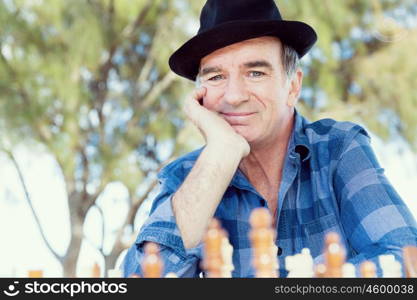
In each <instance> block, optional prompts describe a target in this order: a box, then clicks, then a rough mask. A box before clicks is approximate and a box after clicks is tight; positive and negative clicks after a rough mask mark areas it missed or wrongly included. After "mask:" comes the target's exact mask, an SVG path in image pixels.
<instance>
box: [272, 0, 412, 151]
mask: <svg viewBox="0 0 417 300" xmlns="http://www.w3.org/2000/svg"><path fill="white" fill-rule="evenodd" d="M277 3H278V4H279V6H280V9H281V12H282V14H283V16H284V18H285V19H293V20H300V21H304V22H306V23H308V24H311V25H312V26H313V27H314V28H315V30H316V31H317V33H318V42H317V44H316V46H315V47H314V48H313V49H312V51H311V53H310V54H309V55H308V56H307V58H305V59H303V60H302V61H304V62H303V67H304V70H305V76H306V77H305V79H304V89H306V90H308V93H303V94H302V98H301V101H300V102H301V108H300V109H301V110H302V111H303V112H305V113H306V114H307V115H308V116H309V117H310V118H311V119H318V118H321V117H334V118H337V119H344V120H353V121H357V122H361V123H364V124H366V125H367V126H368V127H369V128H370V129H371V130H372V131H374V132H375V133H376V134H377V135H379V136H381V137H383V138H387V139H388V138H390V137H395V136H397V135H401V136H403V137H404V138H405V139H406V140H407V141H408V142H409V143H410V144H411V145H412V146H413V147H414V149H417V118H416V117H415V115H416V114H417V106H416V96H415V95H416V93H415V91H414V87H415V86H416V83H417V82H416V76H415V75H416V72H417V65H416V63H415V60H414V59H413V55H414V54H413V53H414V49H415V46H416V42H417V29H416V24H415V19H416V16H417V4H416V3H415V1H410V0H403V1H384V0H372V1H368V0H350V1H331V0H310V1H301V0H291V1H288V0H287V1H277ZM412 20H414V21H412Z"/></svg>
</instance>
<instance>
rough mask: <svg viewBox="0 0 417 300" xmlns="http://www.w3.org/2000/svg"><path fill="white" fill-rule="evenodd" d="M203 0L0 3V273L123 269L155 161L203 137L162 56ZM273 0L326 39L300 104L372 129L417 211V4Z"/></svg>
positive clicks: (313, 114)
mask: <svg viewBox="0 0 417 300" xmlns="http://www.w3.org/2000/svg"><path fill="white" fill-rule="evenodd" d="M204 2H205V1H202V0H71V1H65V0H0V241H1V242H0V276H1V277H4V276H8V277H20V276H23V277H25V276H27V272H28V271H29V270H38V269H40V270H43V274H44V276H49V277H61V276H63V277H74V276H85V275H86V273H85V272H87V271H86V270H88V269H91V267H92V266H93V265H94V264H95V263H97V264H98V265H99V266H100V269H101V275H102V276H107V275H108V270H111V269H114V268H117V267H118V265H119V264H120V262H121V260H122V259H123V255H124V253H125V252H124V251H125V250H126V248H128V247H130V246H131V245H132V243H133V242H134V240H135V238H136V234H137V231H138V229H139V228H140V226H141V224H142V223H143V222H144V220H145V218H146V216H147V214H148V212H149V208H150V204H151V200H152V198H153V197H154V196H155V193H156V192H157V189H158V182H157V180H156V174H157V172H158V171H159V170H160V169H161V167H162V166H164V165H165V164H166V163H167V162H169V161H170V160H172V159H174V158H175V157H177V156H179V155H181V154H184V153H186V152H188V151H190V150H193V149H195V148H197V147H199V146H201V145H202V144H203V140H202V139H201V137H200V136H199V133H198V131H197V130H196V129H195V128H194V127H193V126H192V125H191V124H190V123H189V122H187V121H186V120H185V118H184V116H183V114H182V112H181V109H180V108H181V103H182V101H183V99H184V97H185V96H186V95H187V94H188V93H189V92H190V91H191V90H192V89H193V87H194V85H193V83H192V82H190V81H187V80H186V79H181V78H180V77H178V76H176V75H174V73H172V72H171V71H170V70H169V67H168V63H167V60H168V57H169V55H170V54H171V53H172V52H173V51H174V50H176V49H177V48H178V47H179V46H180V45H181V44H182V43H183V42H185V41H186V40H187V39H188V38H190V37H191V36H193V35H194V34H195V33H196V31H197V30H198V26H199V24H198V15H199V11H200V10H201V8H202V6H203V4H204ZM276 2H277V4H278V6H279V8H280V11H281V14H282V15H283V16H284V18H285V19H295V20H300V21H304V22H307V23H308V24H310V25H312V26H313V27H314V28H315V29H316V31H317V32H318V36H319V39H318V43H317V44H316V46H315V47H314V48H313V49H312V51H311V52H310V53H309V54H308V55H307V56H306V57H304V58H303V59H302V67H303V70H304V73H305V80H304V87H303V92H302V95H301V100H300V103H299V106H298V109H299V110H300V111H301V112H302V113H303V114H304V115H305V116H306V117H308V118H309V119H310V120H311V121H314V120H317V119H319V118H324V117H330V118H335V119H337V120H346V121H353V122H357V123H359V124H361V125H363V126H365V127H366V128H367V129H368V130H369V132H370V134H371V136H372V143H373V146H374V149H375V151H376V154H377V156H378V158H379V160H380V163H381V164H382V166H383V167H384V168H385V170H386V174H387V176H388V178H389V179H390V180H391V182H392V183H393V184H394V186H395V187H396V189H397V191H398V192H399V193H400V195H401V196H402V197H403V199H404V200H405V201H406V203H407V204H408V206H409V207H410V210H411V211H412V212H413V213H414V215H415V216H416V217H417V155H416V151H417V92H416V90H415V88H416V87H417V59H416V58H415V54H413V53H415V51H416V50H415V49H417V2H416V1H414V0H409V1H407V0H402V1H401V0H397V1H395V0H345V1H333V0H286V1H285V0H281V1H276Z"/></svg>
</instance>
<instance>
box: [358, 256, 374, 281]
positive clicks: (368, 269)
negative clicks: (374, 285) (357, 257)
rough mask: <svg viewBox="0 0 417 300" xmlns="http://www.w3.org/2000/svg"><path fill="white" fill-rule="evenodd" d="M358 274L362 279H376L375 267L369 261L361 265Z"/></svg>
mask: <svg viewBox="0 0 417 300" xmlns="http://www.w3.org/2000/svg"><path fill="white" fill-rule="evenodd" d="M360 273H361V277H362V278H375V277H376V267H375V264H374V263H373V262H371V261H369V260H367V261H364V262H363V263H361V266H360Z"/></svg>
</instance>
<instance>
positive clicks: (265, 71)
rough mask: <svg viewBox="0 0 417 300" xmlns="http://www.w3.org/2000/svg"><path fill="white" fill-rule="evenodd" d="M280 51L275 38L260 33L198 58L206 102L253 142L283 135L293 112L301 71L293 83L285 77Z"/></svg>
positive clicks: (279, 44)
mask: <svg viewBox="0 0 417 300" xmlns="http://www.w3.org/2000/svg"><path fill="white" fill-rule="evenodd" d="M281 52H282V45H281V42H280V41H279V40H278V39H277V38H274V37H260V38H255V39H251V40H245V41H243V42H239V43H236V44H232V45H230V46H227V47H225V48H221V49H218V50H216V51H215V52H213V53H210V54H209V55H207V56H205V57H204V58H203V59H202V60H201V63H200V72H199V76H200V80H201V85H202V86H204V87H206V89H207V92H206V95H205V97H204V98H203V105H204V106H205V107H206V108H207V109H209V110H212V111H215V112H218V113H219V114H220V116H222V117H223V118H224V119H225V120H226V121H227V122H228V123H229V124H230V125H231V126H232V127H233V128H234V130H235V131H236V132H237V133H238V134H240V135H242V136H243V137H244V138H245V139H246V140H247V141H248V142H249V143H250V144H252V145H256V144H260V145H262V144H264V143H267V142H268V141H273V140H274V138H275V139H276V138H277V136H281V134H282V133H283V131H284V130H286V128H287V127H288V126H287V127H286V126H285V125H286V124H287V122H286V121H288V120H289V118H291V116H292V114H293V105H290V104H294V103H295V102H296V98H297V97H298V92H299V88H300V86H301V78H302V73H301V71H300V70H299V71H298V72H297V74H296V76H294V77H295V78H298V81H297V79H295V81H296V82H295V84H294V82H293V81H294V80H287V76H286V74H285V71H284V69H283V65H282V61H281ZM297 84H298V85H299V86H297ZM287 129H288V128H287Z"/></svg>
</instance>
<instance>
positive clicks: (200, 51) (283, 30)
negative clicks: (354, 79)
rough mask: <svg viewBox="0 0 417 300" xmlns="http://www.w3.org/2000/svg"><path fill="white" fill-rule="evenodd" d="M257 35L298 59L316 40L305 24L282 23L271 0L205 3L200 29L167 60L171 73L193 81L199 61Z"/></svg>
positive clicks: (211, 0) (312, 31)
mask: <svg viewBox="0 0 417 300" xmlns="http://www.w3.org/2000/svg"><path fill="white" fill-rule="evenodd" d="M260 36H276V37H278V38H279V39H280V40H281V42H282V43H284V44H286V45H288V46H291V47H292V48H294V50H295V51H296V52H297V54H298V57H299V58H301V57H302V56H303V55H304V54H306V53H307V52H308V50H310V48H311V47H312V46H313V45H314V43H315V42H316V40H317V35H316V32H315V31H314V29H313V28H312V27H310V26H309V25H307V24H306V23H303V22H299V21H287V20H283V19H282V17H281V14H280V12H279V10H278V7H277V6H276V5H275V2H274V1H273V0H208V1H207V2H206V4H205V5H204V7H203V9H202V11H201V15H200V29H199V30H198V33H197V35H196V36H194V37H193V38H191V39H190V40H189V41H187V42H186V43H185V44H184V45H182V46H181V47H180V48H179V49H178V50H177V51H175V52H174V53H173V54H172V55H171V57H170V58H169V66H170V68H171V70H172V71H174V72H175V73H177V74H178V75H180V76H183V77H185V78H188V79H190V80H195V79H196V76H197V73H198V69H199V66H200V60H201V59H202V58H203V57H204V56H206V55H208V54H210V53H211V52H213V51H215V50H217V49H220V48H223V47H226V46H228V45H231V44H234V43H237V42H241V41H243V40H248V39H252V38H256V37H260Z"/></svg>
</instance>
